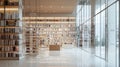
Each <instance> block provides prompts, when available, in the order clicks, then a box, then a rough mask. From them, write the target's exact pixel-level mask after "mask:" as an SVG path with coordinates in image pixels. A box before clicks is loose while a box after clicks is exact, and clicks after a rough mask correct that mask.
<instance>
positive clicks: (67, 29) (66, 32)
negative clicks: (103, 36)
mask: <svg viewBox="0 0 120 67" xmlns="http://www.w3.org/2000/svg"><path fill="white" fill-rule="evenodd" d="M23 20H24V22H25V23H26V25H25V27H26V29H27V30H26V35H25V36H26V41H28V42H27V43H26V45H27V46H26V49H27V48H29V46H28V45H33V44H31V43H32V40H30V38H32V37H30V36H31V35H30V34H32V33H30V30H29V29H33V30H34V32H38V34H37V35H36V34H35V35H34V36H35V37H37V38H38V40H37V41H39V43H38V46H39V47H49V45H60V46H63V45H68V44H69V45H70V44H71V45H75V43H76V38H75V37H76V36H75V35H76V26H75V19H74V18H72V19H71V18H68V17H67V18H56V19H55V18H45V19H44V18H42V19H40V18H38V19H23ZM28 33H29V34H28ZM27 37H29V38H27ZM26 51H28V50H26ZM27 53H29V52H27Z"/></svg>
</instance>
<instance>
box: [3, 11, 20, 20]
mask: <svg viewBox="0 0 120 67" xmlns="http://www.w3.org/2000/svg"><path fill="white" fill-rule="evenodd" d="M18 18H19V13H18V12H6V13H5V19H18Z"/></svg>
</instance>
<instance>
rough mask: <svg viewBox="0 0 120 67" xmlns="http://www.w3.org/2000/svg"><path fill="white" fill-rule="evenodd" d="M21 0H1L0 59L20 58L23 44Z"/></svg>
mask: <svg viewBox="0 0 120 67" xmlns="http://www.w3.org/2000/svg"><path fill="white" fill-rule="evenodd" d="M20 2H21V0H0V59H2V60H4V59H7V60H10V59H11V60H14V59H19V58H20V57H21V56H22V55H21V54H20V49H19V46H20V45H21V44H22V29H21V28H22V22H21V20H22V8H21V7H20V5H21V3H20Z"/></svg>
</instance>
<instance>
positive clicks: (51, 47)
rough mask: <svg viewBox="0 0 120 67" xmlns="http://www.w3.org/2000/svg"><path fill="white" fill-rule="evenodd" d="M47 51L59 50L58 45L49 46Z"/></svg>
mask: <svg viewBox="0 0 120 67" xmlns="http://www.w3.org/2000/svg"><path fill="white" fill-rule="evenodd" d="M49 50H50V51H51V50H53V51H54V50H60V45H49Z"/></svg>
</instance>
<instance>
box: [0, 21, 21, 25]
mask: <svg viewBox="0 0 120 67" xmlns="http://www.w3.org/2000/svg"><path fill="white" fill-rule="evenodd" d="M0 26H19V22H18V21H17V20H7V21H4V20H1V21H0Z"/></svg>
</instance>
